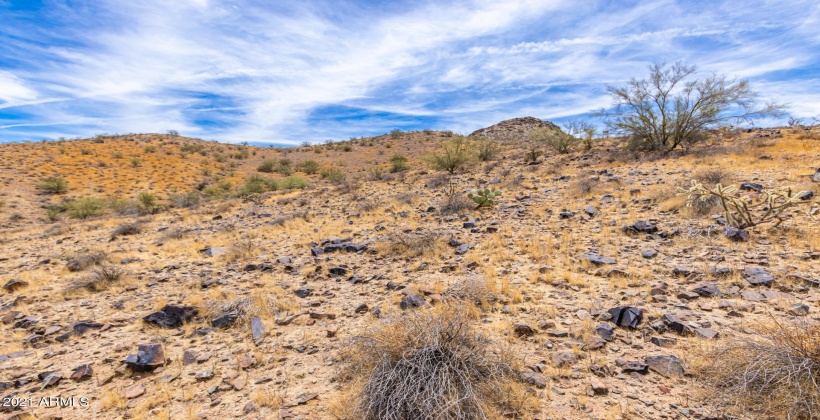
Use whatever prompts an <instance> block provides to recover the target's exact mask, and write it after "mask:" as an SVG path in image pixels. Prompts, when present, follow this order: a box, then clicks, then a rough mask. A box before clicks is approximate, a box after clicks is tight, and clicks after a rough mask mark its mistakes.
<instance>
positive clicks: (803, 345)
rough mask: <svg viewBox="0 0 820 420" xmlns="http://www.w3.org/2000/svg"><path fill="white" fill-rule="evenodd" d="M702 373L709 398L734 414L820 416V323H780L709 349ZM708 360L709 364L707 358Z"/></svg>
mask: <svg viewBox="0 0 820 420" xmlns="http://www.w3.org/2000/svg"><path fill="white" fill-rule="evenodd" d="M703 353H704V354H703V357H700V358H699V359H702V360H704V362H703V363H702V364H699V365H696V366H695V369H696V372H697V373H698V375H699V376H700V377H701V378H702V379H703V380H704V382H705V383H706V384H707V386H708V387H709V389H708V394H707V395H708V397H707V398H708V399H710V400H711V402H712V403H714V404H715V405H717V406H719V407H721V408H723V409H725V410H726V411H727V412H729V413H732V414H742V415H760V416H765V417H767V418H778V419H815V418H818V416H820V325H818V324H817V323H816V322H814V321H809V320H800V321H778V320H774V319H772V320H771V322H769V323H767V324H764V325H762V326H760V327H758V328H757V329H756V331H755V334H754V335H753V336H751V337H745V338H741V339H737V340H727V341H724V342H722V343H721V344H720V345H717V346H715V347H712V348H708V349H705V351H704V352H703ZM705 361H709V362H705Z"/></svg>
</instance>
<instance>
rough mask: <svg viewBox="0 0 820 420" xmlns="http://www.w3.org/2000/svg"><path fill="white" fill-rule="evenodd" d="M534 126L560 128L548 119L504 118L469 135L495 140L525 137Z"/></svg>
mask: <svg viewBox="0 0 820 420" xmlns="http://www.w3.org/2000/svg"><path fill="white" fill-rule="evenodd" d="M536 128H549V129H552V130H559V131H560V130H561V128H560V127H558V126H557V125H555V124H553V123H551V122H549V121H544V120H542V119H539V118H535V117H522V118H513V119H511V120H504V121H501V122H500V123H498V124H495V125H491V126H489V127H485V128H482V129H479V130H476V131H473V132H472V133H471V134H470V136H480V137H486V138H493V139H496V140H504V139H509V140H513V139H520V138H524V137H526V136H527V135H528V134H529V132H530V131H532V130H533V129H536Z"/></svg>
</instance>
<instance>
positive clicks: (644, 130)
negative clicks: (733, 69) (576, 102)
mask: <svg viewBox="0 0 820 420" xmlns="http://www.w3.org/2000/svg"><path fill="white" fill-rule="evenodd" d="M694 74H695V66H688V65H686V64H684V63H682V62H676V63H675V64H672V65H671V66H667V65H666V64H654V65H652V66H650V72H649V77H648V78H646V79H641V80H638V79H635V78H633V79H632V80H630V81H629V83H627V84H626V86H623V87H616V86H609V87H608V88H607V91H608V92H609V93H610V95H612V98H613V99H614V104H613V105H614V106H613V107H612V108H611V109H603V110H600V111H598V113H597V115H598V116H600V117H603V118H604V119H605V120H606V122H607V125H608V127H609V128H610V129H611V130H614V131H615V132H619V133H621V134H624V135H628V136H631V138H632V139H633V141H637V144H636V145H637V146H639V147H641V148H643V149H645V150H660V151H665V152H668V151H671V150H673V149H675V148H676V147H678V146H680V145H682V144H687V143H693V142H695V141H697V140H699V139H701V138H702V135H703V131H704V130H708V129H714V128H717V127H720V126H723V125H727V124H740V123H749V122H752V121H753V120H755V119H760V118H765V117H780V116H782V115H783V111H784V110H785V108H786V106H785V105H783V104H778V103H775V102H768V103H765V104H761V103H760V102H759V101H758V94H757V93H756V92H754V91H753V90H752V89H751V87H750V86H749V81H748V80H737V79H729V78H728V77H727V76H725V75H718V74H713V75H711V76H707V77H704V78H693V75H694Z"/></svg>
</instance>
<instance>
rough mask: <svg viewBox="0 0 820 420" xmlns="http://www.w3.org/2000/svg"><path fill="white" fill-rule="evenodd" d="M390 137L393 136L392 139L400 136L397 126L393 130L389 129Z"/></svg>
mask: <svg viewBox="0 0 820 420" xmlns="http://www.w3.org/2000/svg"><path fill="white" fill-rule="evenodd" d="M390 138H393V139H398V138H401V130H399V129H398V128H394V129H393V130H391V131H390Z"/></svg>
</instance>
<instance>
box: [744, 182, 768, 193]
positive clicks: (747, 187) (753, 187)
mask: <svg viewBox="0 0 820 420" xmlns="http://www.w3.org/2000/svg"><path fill="white" fill-rule="evenodd" d="M740 191H755V192H761V191H763V186H762V185H760V184H755V183H753V182H744V183H742V184H740Z"/></svg>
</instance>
